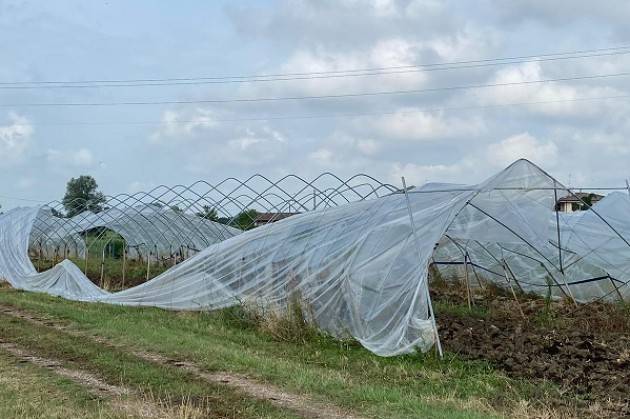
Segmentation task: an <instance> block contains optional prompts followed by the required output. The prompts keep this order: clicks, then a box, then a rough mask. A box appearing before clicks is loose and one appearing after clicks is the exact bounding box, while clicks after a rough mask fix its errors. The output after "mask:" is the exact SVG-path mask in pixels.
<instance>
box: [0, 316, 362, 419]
mask: <svg viewBox="0 0 630 419" xmlns="http://www.w3.org/2000/svg"><path fill="white" fill-rule="evenodd" d="M0 313H2V314H5V315H8V316H12V317H16V318H20V319H22V320H25V321H28V322H31V323H33V324H36V325H39V326H45V327H48V328H52V329H55V330H58V331H60V332H63V333H66V334H69V335H72V336H76V337H81V338H88V339H91V340H93V341H95V342H98V343H99V344H102V345H105V346H108V347H111V348H115V349H118V350H124V351H126V352H128V353H130V354H132V355H134V356H136V357H137V358H140V359H142V360H145V361H149V362H152V363H155V364H158V365H162V366H172V367H176V368H180V369H182V370H184V371H186V372H188V373H190V374H191V375H193V376H195V377H196V378H200V379H202V380H204V381H206V382H208V383H211V384H219V385H224V386H228V387H231V388H234V389H237V390H239V391H241V392H242V393H244V394H246V395H248V396H249V397H253V398H256V399H258V400H265V401H268V402H269V403H271V404H273V405H275V406H277V407H280V408H283V409H288V410H291V411H293V412H294V413H296V414H298V415H299V416H301V417H303V418H308V419H325V418H331V419H340V418H346V419H361V416H358V415H356V414H354V413H351V412H348V411H346V410H343V409H341V408H339V407H337V406H334V405H330V404H326V403H323V402H320V401H316V400H312V399H310V398H308V397H306V396H303V395H300V394H294V393H290V392H287V391H284V390H282V389H280V388H278V387H276V386H274V385H271V384H267V383H261V382H260V381H258V380H254V379H251V378H249V377H246V376H245V375H241V374H234V373H231V372H225V371H221V372H208V371H204V370H203V368H200V367H199V366H197V365H196V364H194V363H192V362H188V361H182V360H177V359H173V358H169V357H165V356H163V355H160V354H156V353H150V352H146V351H136V350H129V348H127V347H123V346H122V345H118V344H116V343H114V342H111V341H110V340H108V339H106V338H103V337H102V336H94V335H91V334H89V333H84V332H81V331H78V330H76V329H74V328H71V327H69V326H67V325H64V324H60V323H59V322H56V321H53V320H50V319H43V318H39V317H38V316H36V315H33V314H32V313H30V312H27V311H25V310H22V309H18V308H15V307H13V306H6V305H1V304H0Z"/></svg>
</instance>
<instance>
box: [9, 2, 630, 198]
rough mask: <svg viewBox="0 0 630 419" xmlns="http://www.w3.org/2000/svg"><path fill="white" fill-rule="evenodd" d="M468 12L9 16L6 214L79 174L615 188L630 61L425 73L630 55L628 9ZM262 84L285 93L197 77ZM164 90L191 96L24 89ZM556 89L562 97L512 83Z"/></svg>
mask: <svg viewBox="0 0 630 419" xmlns="http://www.w3.org/2000/svg"><path fill="white" fill-rule="evenodd" d="M472 3H473V2H461V1H438V0H401V1H395V0H372V1H367V0H366V1H358V0H334V1H333V0H330V1H326V0H323V1H307V0H303V1H281V0H279V1H270V0H269V1H267V0H265V1H239V2H231V1H225V2H221V1H214V2H207V1H201V0H198V1H192V0H191V1H186V2H173V1H167V0H163V1H133V2H129V1H126V0H107V1H99V2H96V1H90V2H85V1H81V0H74V1H71V0H55V1H46V2H43V1H35V0H33V1H20V0H0V60H1V65H0V82H2V83H3V84H0V179H1V182H0V204H2V205H3V206H4V207H5V208H8V207H12V206H16V205H25V204H28V203H29V201H26V200H28V199H32V200H39V201H49V200H52V199H58V198H60V197H61V196H62V195H63V191H64V188H65V182H66V181H67V180H68V179H69V178H70V177H72V176H77V175H80V174H91V175H93V176H94V177H95V178H96V179H97V181H98V183H99V184H100V185H101V188H102V189H103V191H104V192H106V193H108V194H115V193H118V192H135V191H138V190H144V189H147V188H151V187H152V186H155V185H158V184H162V183H164V184H177V183H190V182H192V181H194V180H197V179H205V180H208V181H217V180H220V179H223V178H225V177H228V176H235V177H246V176H249V175H251V174H254V173H263V174H266V175H268V176H272V177H279V176H281V175H284V174H287V173H298V174H300V175H303V176H307V177H311V176H314V175H316V174H318V173H321V172H323V171H332V172H335V173H337V174H339V175H342V176H350V175H352V174H354V173H357V172H365V173H369V174H371V175H373V176H375V177H377V178H380V179H382V180H384V181H389V182H393V183H396V184H399V182H400V181H399V179H400V176H401V175H404V176H406V177H407V178H408V179H409V182H410V183H415V184H420V183H423V182H425V181H447V182H459V183H471V182H476V181H480V180H483V179H484V177H486V176H488V175H491V174H493V173H495V172H497V171H498V170H500V169H501V168H503V167H505V166H506V165H508V164H509V163H510V162H512V161H513V160H515V159H517V158H520V157H526V158H529V159H531V160H532V161H534V162H535V163H537V164H539V165H541V166H542V167H543V168H545V169H546V170H548V171H549V172H551V173H552V174H554V175H555V176H556V177H557V178H558V179H560V180H561V181H562V182H564V183H570V184H571V185H582V186H588V185H594V184H597V185H598V186H599V185H610V186H618V185H623V184H624V182H625V179H626V178H629V177H630V164H629V163H630V119H629V118H628V115H630V112H629V111H630V105H629V101H630V99H629V98H627V97H624V96H628V95H630V77H629V76H624V75H623V74H621V75H620V73H625V72H629V71H630V49H628V50H627V51H628V53H625V50H621V52H623V53H615V54H614V55H613V54H609V55H602V54H596V55H597V56H595V57H593V56H590V57H584V56H582V57H580V58H574V59H559V60H558V59H554V60H533V59H529V60H516V62H514V61H513V62H511V63H507V64H506V63H503V64H502V65H495V64H496V61H489V62H488V61H483V62H487V63H490V64H492V65H461V64H459V65H451V66H450V67H449V66H445V67H446V68H440V69H439V70H437V71H436V70H435V67H431V66H426V64H434V63H454V62H465V61H478V60H492V59H496V58H502V57H522V56H534V57H540V58H544V57H546V56H548V54H554V53H559V52H569V51H585V50H594V49H603V48H611V47H620V46H621V47H623V46H629V45H630V31H628V30H627V24H628V23H627V22H628V21H630V3H628V2H627V1H624V0H618V1H616V0H607V1H606V0H605V1H600V2H592V1H586V0H555V1H549V0H540V1H539V0H530V1H525V0H522V1H521V0H513V1H509V2H506V1H502V0H480V1H476V2H474V6H473V5H472ZM583 55H584V54H583ZM591 55H593V54H591ZM412 66H416V67H412ZM453 67H463V68H453ZM383 68H385V69H386V70H385V71H383V70H380V71H372V70H371V71H369V72H368V73H369V74H364V73H365V72H364V73H363V75H357V74H356V73H350V75H348V74H349V73H339V72H343V71H347V70H357V69H383ZM396 68H397V69H398V70H396ZM401 69H402V70H401ZM335 72H336V73H335ZM305 73H306V75H304V74H305ZM313 73H319V74H318V75H314V74H313ZM374 73H380V74H374ZM289 74H291V75H292V76H286V75H289ZM296 74H299V75H301V76H296ZM252 75H281V76H274V77H272V78H273V79H274V80H272V81H246V82H242V81H243V80H251V78H250V79H234V78H222V79H212V80H210V79H204V80H199V79H200V78H209V77H224V76H228V77H231V76H252ZM340 75H343V76H340ZM598 75H609V77H590V78H583V76H598ZM322 76H324V77H322ZM576 77H579V79H577V80H575V79H574V80H566V79H571V78H576ZM164 79H195V80H192V82H186V81H185V80H179V81H177V82H175V83H174V82H173V80H171V81H169V82H142V83H141V84H144V85H141V86H138V85H136V86H129V84H138V82H121V83H118V84H126V86H111V83H106V82H96V83H88V84H87V85H88V86H90V87H76V86H78V85H76V84H75V86H74V87H71V88H69V87H67V86H68V84H63V85H59V84H56V85H51V84H20V83H19V82H42V81H66V82H77V81H99V80H100V81H111V80H122V81H127V80H164ZM278 79H283V80H278ZM287 79H289V80H287ZM548 79H565V80H564V81H557V82H547V83H525V84H518V83H520V82H524V81H535V80H548ZM210 81H212V82H210ZM217 81H220V82H217ZM513 83H517V84H513ZM108 84H109V85H108ZM488 84H494V85H495V86H494V87H480V88H467V89H462V88H457V87H462V86H471V85H477V86H478V85H488ZM497 84H499V85H501V84H503V86H496V85H497ZM506 84H507V85H506ZM79 85H80V84H79ZM83 85H85V84H83ZM454 87H455V88H454ZM408 90H416V93H413V94H412V93H406V94H378V95H367V96H351V97H341V98H340V97H337V98H330V97H328V98H319V99H314V98H310V99H292V100H265V101H260V100H255V101H238V100H237V101H234V100H233V99H251V98H254V99H260V98H290V97H292V98H295V97H301V98H304V97H312V96H330V95H354V94H357V93H358V94H363V93H373V92H392V91H408ZM417 91H420V92H417ZM620 96H621V97H620ZM611 97H612V98H611ZM590 98H595V99H594V100H584V99H590ZM606 98H607V99H606ZM226 99H227V101H226ZM204 100H205V101H206V102H205V103H203V101H204ZM182 101H183V102H196V103H187V104H182V103H179V104H174V103H172V102H182ZM208 101H215V102H208ZM120 102H144V103H146V102H162V103H161V104H143V105H138V104H136V105H122V104H120ZM163 102H171V103H170V104H164V103H163ZM64 103H66V104H67V103H74V104H85V103H92V104H99V103H100V104H103V103H109V104H110V105H99V106H60V105H59V104H64ZM111 103H118V104H117V105H111ZM37 104H40V105H41V104H47V105H46V106H34V105H37ZM17 198H20V199H23V200H19V199H17Z"/></svg>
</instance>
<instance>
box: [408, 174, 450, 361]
mask: <svg viewBox="0 0 630 419" xmlns="http://www.w3.org/2000/svg"><path fill="white" fill-rule="evenodd" d="M401 180H402V184H403V191H404V193H405V201H406V202H407V210H408V211H409V222H410V223H411V234H412V235H413V238H414V241H415V243H416V250H417V251H418V256H420V242H419V241H418V236H417V235H416V226H415V224H414V222H413V213H412V211H411V204H410V203H409V195H408V194H407V184H406V182H405V177H404V176H403V177H401ZM424 285H425V287H426V292H427V303H428V306H429V315H430V316H431V325H432V326H433V333H434V337H435V344H436V347H437V350H438V355H439V356H440V358H444V353H443V352H442V343H441V342H440V334H439V333H438V328H437V323H436V322H435V313H434V312H433V303H432V302H431V293H430V292H429V279H428V277H427V278H426V279H425V281H424ZM416 292H417V291H416Z"/></svg>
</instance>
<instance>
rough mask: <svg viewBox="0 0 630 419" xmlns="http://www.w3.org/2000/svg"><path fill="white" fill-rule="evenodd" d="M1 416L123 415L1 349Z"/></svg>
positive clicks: (79, 416)
mask: <svg viewBox="0 0 630 419" xmlns="http://www.w3.org/2000/svg"><path fill="white" fill-rule="evenodd" d="M0 388H1V390H0V417H2V418H59V419H65V418H86V419H88V418H90V419H91V418H100V419H108V418H123V417H125V416H123V415H122V414H120V413H117V412H114V411H112V410H111V409H110V408H109V407H108V406H107V405H106V404H105V403H104V402H103V401H101V400H98V399H95V398H94V397H93V396H91V395H90V394H89V393H88V392H87V391H86V390H85V389H84V388H82V387H81V386H79V385H76V384H74V383H73V382H71V381H69V380H67V379H64V378H61V377H59V376H56V375H55V374H53V373H51V372H49V371H48V370H45V369H42V368H38V367H35V366H33V365H30V364H27V363H22V362H18V360H17V359H15V358H14V357H12V356H10V355H7V354H6V353H4V352H3V351H0Z"/></svg>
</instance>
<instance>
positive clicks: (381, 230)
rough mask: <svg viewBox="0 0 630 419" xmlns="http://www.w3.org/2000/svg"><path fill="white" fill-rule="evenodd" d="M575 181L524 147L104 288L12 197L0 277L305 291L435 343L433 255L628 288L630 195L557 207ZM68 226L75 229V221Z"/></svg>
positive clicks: (187, 295) (238, 238)
mask: <svg viewBox="0 0 630 419" xmlns="http://www.w3.org/2000/svg"><path fill="white" fill-rule="evenodd" d="M566 194H567V190H566V188H564V187H563V186H562V185H560V184H559V183H558V182H557V181H556V180H555V179H553V178H552V177H551V176H549V175H548V174H547V173H545V172H544V171H542V170H541V169H540V168H538V167H537V166H535V165H533V164H532V163H530V162H528V161H526V160H519V161H517V162H515V163H513V164H512V165H510V166H509V167H508V168H507V169H505V170H503V171H502V172H500V173H499V174H497V175H495V176H493V177H491V178H490V179H488V180H487V181H485V182H483V183H481V184H479V185H475V186H464V185H447V184H431V185H425V186H424V187H422V188H418V189H412V190H410V191H409V193H408V194H405V193H403V192H402V191H398V192H394V193H391V194H388V195H386V196H381V197H378V198H374V199H366V200H361V201H358V202H351V203H347V204H345V205H339V206H329V207H325V208H323V209H319V210H317V209H316V210H313V211H308V212H304V213H302V214H299V215H295V216H292V217H290V218H287V219H285V220H282V221H279V222H276V223H274V224H268V225H264V226H261V227H258V228H256V229H253V230H249V231H246V232H243V233H241V234H236V235H234V236H232V237H229V238H228V237H226V238H225V240H222V241H219V242H216V243H214V244H211V245H209V246H207V247H206V248H205V249H203V250H201V251H200V252H198V253H197V254H195V255H194V256H193V257H191V258H189V259H187V260H185V261H184V262H182V263H179V264H178V265H176V266H174V267H172V268H171V269H169V270H167V271H166V272H164V273H163V274H161V275H159V276H158V277H156V278H154V279H153V280H151V281H148V282H146V283H144V284H142V285H139V286H136V287H134V288H130V289H127V290H124V291H120V292H116V293H108V292H106V291H104V290H102V289H100V288H98V287H96V286H95V285H94V284H93V283H92V282H91V281H90V280H89V279H88V278H86V277H85V275H84V274H83V273H82V272H81V271H80V269H78V268H77V267H76V266H75V265H74V264H72V263H71V262H69V261H67V260H66V261H64V262H62V263H60V264H58V265H56V266H55V267H53V268H52V269H50V270H48V271H46V272H43V273H39V274H38V273H37V272H36V270H35V268H34V267H33V264H32V263H31V261H30V259H29V256H28V249H29V245H31V244H30V243H29V240H30V239H31V238H32V230H33V226H34V225H36V224H37V223H38V215H40V216H41V214H42V213H41V211H40V209H39V208H17V209H14V210H11V211H9V212H7V213H6V214H4V215H2V216H1V218H0V276H1V277H3V278H5V279H6V280H7V281H9V282H10V283H11V285H12V286H14V287H15V288H20V289H26V290H33V291H42V292H48V293H50V294H54V295H60V296H63V297H66V298H70V299H77V300H83V301H99V302H106V303H112V304H123V305H145V306H156V307H162V308H166V309H177V310H210V309H217V308H221V307H226V306H230V305H234V304H239V303H241V302H243V301H246V302H252V303H255V304H259V305H264V306H284V305H286V304H287V303H288V302H289V301H291V300H292V299H293V298H299V299H301V300H302V301H303V302H304V304H305V307H306V309H307V310H308V312H309V315H311V316H312V317H313V319H314V320H315V321H316V322H317V324H318V325H319V326H320V327H321V328H323V329H324V330H327V331H328V332H330V333H332V334H333V335H335V336H352V337H354V338H356V339H357V340H359V341H360V342H361V343H362V344H363V345H364V346H365V347H366V348H368V349H369V350H370V351H372V352H374V353H376V354H379V355H384V356H390V355H396V354H401V353H405V352H409V351H412V350H414V348H420V349H421V350H427V349H428V348H430V347H431V345H432V344H433V343H434V342H435V334H434V331H433V328H432V319H431V316H430V312H431V311H430V306H429V301H430V300H429V295H428V286H427V281H428V279H427V277H428V270H429V266H430V264H432V263H433V264H434V265H435V266H436V267H438V268H439V269H440V270H441V271H442V272H443V273H444V274H448V275H450V274H461V273H462V271H463V270H464V269H465V268H466V269H468V270H469V272H470V275H469V277H470V278H471V282H473V285H474V282H475V281H476V280H479V281H480V282H481V281H482V280H489V281H493V282H496V283H497V284H499V285H502V286H510V287H519V288H522V289H523V290H524V291H533V292H537V293H540V294H547V293H551V294H552V295H554V296H569V297H575V298H576V299H578V300H591V299H596V298H607V299H611V300H612V299H615V298H619V297H621V296H623V297H624V298H626V297H628V295H629V291H628V287H627V283H628V281H629V280H630V242H629V241H630V199H629V198H628V196H627V194H622V193H613V194H610V195H609V196H607V197H606V198H605V199H603V200H602V201H601V202H599V203H598V204H596V205H595V206H594V208H593V209H591V210H589V211H583V212H579V213H577V214H572V215H565V214H557V213H556V212H555V211H554V206H555V202H556V201H557V198H559V197H560V196H564V195H566ZM410 213H411V217H410ZM411 219H413V222H414V227H415V229H412V228H411V227H412V226H411V221H410V220H411ZM413 230H415V234H413ZM68 234H72V235H75V237H76V236H77V235H78V236H79V237H80V229H79V230H72V231H69V232H68ZM184 234H186V233H184ZM558 239H559V240H558ZM472 278H474V280H473V279H472Z"/></svg>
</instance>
